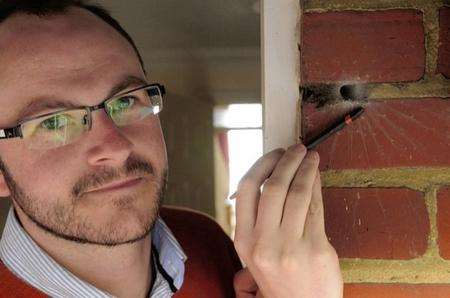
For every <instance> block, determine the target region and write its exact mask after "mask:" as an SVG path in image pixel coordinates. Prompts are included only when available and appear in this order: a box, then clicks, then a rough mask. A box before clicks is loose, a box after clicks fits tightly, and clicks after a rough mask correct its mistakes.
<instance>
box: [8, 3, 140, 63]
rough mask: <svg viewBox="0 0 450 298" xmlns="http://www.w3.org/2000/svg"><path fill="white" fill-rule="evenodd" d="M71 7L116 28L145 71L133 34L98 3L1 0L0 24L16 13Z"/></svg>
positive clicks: (59, 10) (38, 13) (41, 13)
mask: <svg viewBox="0 0 450 298" xmlns="http://www.w3.org/2000/svg"><path fill="white" fill-rule="evenodd" d="M70 7H79V8H83V9H86V10H88V11H90V12H91V13H93V14H94V15H96V16H98V17H99V18H101V19H102V20H103V21H104V22H106V23H108V24H109V25H110V26H111V27H113V28H114V29H116V31H117V32H119V33H120V34H121V35H122V36H123V37H125V39H126V40H127V41H128V42H129V43H130V44H131V45H132V46H133V49H134V51H135V52H136V55H137V56H138V58H139V62H140V63H141V66H142V69H143V71H144V72H145V67H144V60H143V59H142V56H141V54H140V53H139V50H138V48H137V46H136V44H135V43H134V41H133V39H132V38H131V36H130V35H129V34H128V33H127V32H126V31H125V29H123V28H122V26H121V25H120V24H119V22H118V21H117V20H116V19H114V18H113V17H112V16H111V14H110V13H109V12H108V11H107V10H106V9H105V8H104V7H102V6H100V5H98V4H92V3H88V2H87V1H85V0H0V24H1V23H2V22H3V21H5V20H6V19H7V18H8V17H10V16H12V15H14V14H19V13H23V14H28V15H35V16H39V17H45V16H48V15H55V14H62V13H64V12H66V11H67V9H68V8H70Z"/></svg>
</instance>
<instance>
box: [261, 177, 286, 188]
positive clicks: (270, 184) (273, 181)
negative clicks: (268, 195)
mask: <svg viewBox="0 0 450 298" xmlns="http://www.w3.org/2000/svg"><path fill="white" fill-rule="evenodd" d="M281 183H282V181H281V179H280V178H277V177H271V178H269V179H267V181H266V183H264V190H265V191H274V190H275V191H276V190H277V189H278V188H279V187H280V185H281Z"/></svg>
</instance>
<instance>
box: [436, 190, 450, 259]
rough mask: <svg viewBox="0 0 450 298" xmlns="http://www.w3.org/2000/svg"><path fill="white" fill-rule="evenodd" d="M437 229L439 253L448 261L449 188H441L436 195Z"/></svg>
mask: <svg viewBox="0 0 450 298" xmlns="http://www.w3.org/2000/svg"><path fill="white" fill-rule="evenodd" d="M437 206H438V209H437V228H438V236H439V238H438V243H439V252H440V255H441V257H442V258H444V259H447V260H448V259H450V187H445V188H442V189H441V190H440V191H439V192H438V195H437Z"/></svg>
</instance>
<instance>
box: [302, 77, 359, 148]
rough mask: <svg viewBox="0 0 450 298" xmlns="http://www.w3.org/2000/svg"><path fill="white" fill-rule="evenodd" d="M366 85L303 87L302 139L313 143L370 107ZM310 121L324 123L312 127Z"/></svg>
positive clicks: (316, 85) (312, 124)
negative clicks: (331, 129) (361, 110)
mask: <svg viewBox="0 0 450 298" xmlns="http://www.w3.org/2000/svg"><path fill="white" fill-rule="evenodd" d="M367 90H368V88H367V86H366V85H364V84H315V85H308V86H304V87H302V90H301V91H302V92H303V98H302V114H303V115H302V136H303V141H304V142H305V143H309V142H310V141H311V140H312V139H314V138H316V137H317V136H318V135H319V134H321V133H322V132H323V131H325V130H326V129H327V128H329V127H330V126H331V125H332V124H333V123H335V122H336V121H337V120H339V119H342V118H343V117H344V116H345V115H347V114H349V113H350V112H352V111H354V110H355V109H357V108H359V107H364V106H366V105H367V104H368V91H367ZM310 119H320V120H319V121H318V122H315V123H312V122H311V121H310Z"/></svg>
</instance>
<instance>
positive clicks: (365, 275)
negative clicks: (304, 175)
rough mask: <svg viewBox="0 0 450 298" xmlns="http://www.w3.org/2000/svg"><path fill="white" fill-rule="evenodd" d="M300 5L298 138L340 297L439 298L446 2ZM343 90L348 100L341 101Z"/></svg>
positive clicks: (445, 223)
mask: <svg viewBox="0 0 450 298" xmlns="http://www.w3.org/2000/svg"><path fill="white" fill-rule="evenodd" d="M445 5H446V4H445V3H444V1H428V0H423V1H421V0H415V1H401V0H391V1H356V0H341V1H340V0H329V1H323V0H305V1H303V11H302V18H301V28H302V29H301V44H300V52H301V68H300V69H301V83H300V84H301V86H302V87H303V90H304V97H303V99H304V101H303V103H302V108H303V109H302V136H303V138H304V141H305V142H308V141H309V140H311V139H312V138H314V136H316V135H318V134H319V133H320V132H321V131H323V130H324V129H325V128H327V127H328V126H330V125H331V124H332V123H334V122H335V121H336V120H337V119H338V118H340V117H341V116H342V115H344V114H346V113H347V112H348V111H350V110H353V109H354V108H356V107H359V106H363V107H365V113H364V115H363V116H362V117H361V118H360V119H358V120H357V121H355V122H354V123H353V124H352V125H351V126H349V127H347V128H346V129H344V130H343V131H341V132H339V133H337V134H336V135H334V136H333V137H331V138H329V139H328V140H326V141H325V142H323V143H322V144H321V145H320V146H318V147H317V150H318V151H319V153H320V155H321V166H320V168H321V171H322V176H323V181H324V203H325V216H326V230H327V235H328V237H329V239H330V241H331V243H332V244H333V245H334V247H335V248H336V250H337V252H338V255H339V256H340V259H341V266H342V270H343V273H344V280H345V282H346V286H345V297H350V298H353V297H396V298H397V297H398V298H400V297H450V81H449V78H450V8H449V7H446V6H445ZM345 85H347V86H351V87H350V88H353V89H352V90H353V92H354V94H357V95H358V94H359V95H358V96H356V99H355V100H354V101H349V100H344V99H343V97H342V94H341V87H342V86H345Z"/></svg>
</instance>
